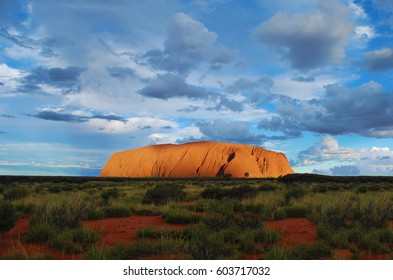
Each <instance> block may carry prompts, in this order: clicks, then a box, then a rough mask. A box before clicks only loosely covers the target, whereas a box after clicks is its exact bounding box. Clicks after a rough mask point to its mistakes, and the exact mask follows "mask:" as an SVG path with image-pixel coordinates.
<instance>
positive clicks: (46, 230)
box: [25, 223, 57, 243]
mask: <svg viewBox="0 0 393 280" xmlns="http://www.w3.org/2000/svg"><path fill="white" fill-rule="evenodd" d="M56 235H57V231H56V230H55V229H54V228H53V226H50V225H49V224H47V223H40V224H34V225H30V227H29V232H28V233H27V235H26V236H25V242H30V243H47V242H49V241H51V240H53V239H54V238H55V237H56Z"/></svg>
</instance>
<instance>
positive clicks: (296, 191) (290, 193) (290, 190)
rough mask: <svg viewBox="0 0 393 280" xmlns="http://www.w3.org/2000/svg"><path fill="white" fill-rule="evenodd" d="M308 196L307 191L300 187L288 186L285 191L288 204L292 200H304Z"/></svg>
mask: <svg viewBox="0 0 393 280" xmlns="http://www.w3.org/2000/svg"><path fill="white" fill-rule="evenodd" d="M306 194H307V190H306V189H305V188H304V187H302V186H298V185H294V186H288V187H287V189H286V191H285V200H286V201H287V203H288V202H289V201H290V199H291V198H302V197H304V196H305V195H306Z"/></svg>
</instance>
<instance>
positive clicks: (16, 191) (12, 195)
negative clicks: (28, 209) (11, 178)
mask: <svg viewBox="0 0 393 280" xmlns="http://www.w3.org/2000/svg"><path fill="white" fill-rule="evenodd" d="M29 193H30V190H29V189H28V188H26V187H20V186H15V187H9V188H7V189H6V190H5V191H4V192H3V197H4V199H5V200H17V199H22V198H25V197H26V196H28V195H29Z"/></svg>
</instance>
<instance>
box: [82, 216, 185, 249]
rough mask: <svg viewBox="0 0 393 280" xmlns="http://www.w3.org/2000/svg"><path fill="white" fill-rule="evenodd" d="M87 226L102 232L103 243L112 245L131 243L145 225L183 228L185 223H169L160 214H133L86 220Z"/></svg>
mask: <svg viewBox="0 0 393 280" xmlns="http://www.w3.org/2000/svg"><path fill="white" fill-rule="evenodd" d="M84 224H85V226H86V227H87V228H90V229H93V230H97V231H98V232H100V233H101V244H102V245H104V246H111V245H114V244H118V243H124V244H130V243H132V242H134V241H135V240H136V238H137V236H136V232H137V230H138V229H140V228H145V227H152V226H154V227H166V228H172V229H183V228H184V227H185V225H173V224H167V223H165V221H164V220H163V219H162V218H161V217H160V216H138V215H133V216H131V217H125V218H109V219H103V220H97V221H85V222H84Z"/></svg>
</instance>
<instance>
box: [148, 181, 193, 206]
mask: <svg viewBox="0 0 393 280" xmlns="http://www.w3.org/2000/svg"><path fill="white" fill-rule="evenodd" d="M186 196H187V195H186V193H185V192H184V191H183V190H182V189H181V188H180V187H178V186H171V185H159V186H156V187H155V188H153V189H151V190H148V191H147V192H146V193H145V195H144V197H143V198H142V204H156V205H163V204H166V203H168V202H169V201H183V200H184V199H185V198H186Z"/></svg>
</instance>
